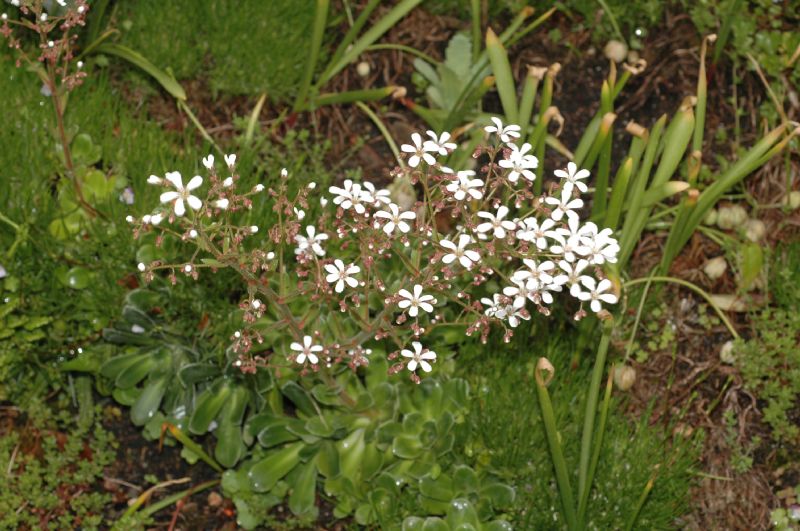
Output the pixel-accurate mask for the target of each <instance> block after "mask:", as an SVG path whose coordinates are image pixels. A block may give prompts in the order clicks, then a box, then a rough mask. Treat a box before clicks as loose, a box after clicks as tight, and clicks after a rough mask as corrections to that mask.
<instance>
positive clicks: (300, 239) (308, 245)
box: [294, 225, 328, 256]
mask: <svg viewBox="0 0 800 531" xmlns="http://www.w3.org/2000/svg"><path fill="white" fill-rule="evenodd" d="M316 232H317V229H316V228H315V227H314V225H309V226H307V227H306V234H308V237H305V236H302V235H300V234H298V235H296V236H295V237H294V241H296V242H297V248H296V249H295V250H294V254H302V253H307V252H309V251H311V252H313V253H314V254H315V255H317V256H325V249H323V248H322V242H324V241H325V240H327V239H328V235H327V234H325V233H324V232H321V233H319V234H317V233H316Z"/></svg>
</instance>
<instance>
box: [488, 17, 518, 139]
mask: <svg viewBox="0 0 800 531" xmlns="http://www.w3.org/2000/svg"><path fill="white" fill-rule="evenodd" d="M486 52H487V53H488V54H489V63H490V64H491V65H492V72H493V73H494V77H495V82H496V84H497V93H498V94H499V95H500V103H501V104H502V105H503V112H504V113H505V115H506V121H507V122H509V123H512V124H516V123H518V122H517V120H518V116H519V108H518V107H517V90H516V86H515V83H514V74H513V73H512V72H511V63H509V61H508V53H507V52H506V49H505V48H504V47H503V44H502V43H501V42H500V40H499V39H498V38H497V35H496V34H495V32H494V31H492V28H489V29H488V30H486Z"/></svg>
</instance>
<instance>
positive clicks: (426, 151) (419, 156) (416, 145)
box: [400, 133, 439, 168]
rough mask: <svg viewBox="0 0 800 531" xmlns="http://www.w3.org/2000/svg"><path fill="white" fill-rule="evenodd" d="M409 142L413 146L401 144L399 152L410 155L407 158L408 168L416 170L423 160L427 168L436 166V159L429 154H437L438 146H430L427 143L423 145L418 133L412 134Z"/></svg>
mask: <svg viewBox="0 0 800 531" xmlns="http://www.w3.org/2000/svg"><path fill="white" fill-rule="evenodd" d="M411 141H412V142H413V144H403V145H402V146H400V150H401V151H403V152H404V153H411V156H410V157H409V158H408V165H409V166H411V167H412V168H416V167H417V166H419V163H420V161H421V160H424V161H425V162H426V163H428V165H429V166H433V165H434V164H436V159H435V158H434V157H433V155H431V154H430V152H432V151H434V152H438V151H439V147H438V146H434V145H430V144H428V143H427V142H426V143H425V144H423V143H422V136H420V134H419V133H414V134H412V135H411Z"/></svg>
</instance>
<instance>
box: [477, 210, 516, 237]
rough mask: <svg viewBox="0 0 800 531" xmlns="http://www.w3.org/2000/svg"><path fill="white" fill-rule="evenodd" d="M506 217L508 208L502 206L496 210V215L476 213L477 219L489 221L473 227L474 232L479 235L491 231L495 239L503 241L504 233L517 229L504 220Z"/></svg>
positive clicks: (510, 222)
mask: <svg viewBox="0 0 800 531" xmlns="http://www.w3.org/2000/svg"><path fill="white" fill-rule="evenodd" d="M507 215H508V207H507V206H505V205H502V206H500V207H499V208H498V209H497V214H492V213H491V212H484V211H480V212H478V217H479V218H483V219H488V220H489V221H487V222H485V223H481V224H480V225H478V226H477V227H475V230H476V231H478V232H479V233H481V234H485V233H487V232H489V231H493V232H494V237H495V238H498V239H503V238H505V237H506V231H513V230H514V229H515V228H517V225H516V223H514V222H513V221H511V220H507V219H504V218H505V217H506V216H507Z"/></svg>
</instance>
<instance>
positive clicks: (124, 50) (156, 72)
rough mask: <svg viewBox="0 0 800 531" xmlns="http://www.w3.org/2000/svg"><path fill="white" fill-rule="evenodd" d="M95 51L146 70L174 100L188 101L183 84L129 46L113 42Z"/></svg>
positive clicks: (102, 45)
mask: <svg viewBox="0 0 800 531" xmlns="http://www.w3.org/2000/svg"><path fill="white" fill-rule="evenodd" d="M95 51H96V52H97V53H104V54H108V55H114V56H116V57H119V58H120V59H124V60H126V61H128V62H129V63H131V64H132V65H134V66H137V67H139V68H140V69H142V70H144V72H146V73H147V74H149V75H150V76H151V77H152V78H153V79H155V80H156V81H158V83H159V84H160V85H161V86H162V87H163V88H164V90H166V91H167V92H169V94H170V95H171V96H172V97H173V98H175V99H177V100H180V101H186V91H184V90H183V87H182V86H181V84H180V83H178V81H177V80H176V79H175V78H174V77H173V76H171V75H169V74H167V73H166V72H165V71H164V70H161V69H160V68H158V67H157V66H156V65H154V64H153V63H151V62H150V61H149V60H148V59H147V58H146V57H144V56H143V55H142V54H140V53H139V52H136V51H134V50H131V49H130V48H128V47H127V46H123V45H121V44H115V43H111V42H107V43H103V44H101V45H99V46H97V47H96V48H95Z"/></svg>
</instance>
